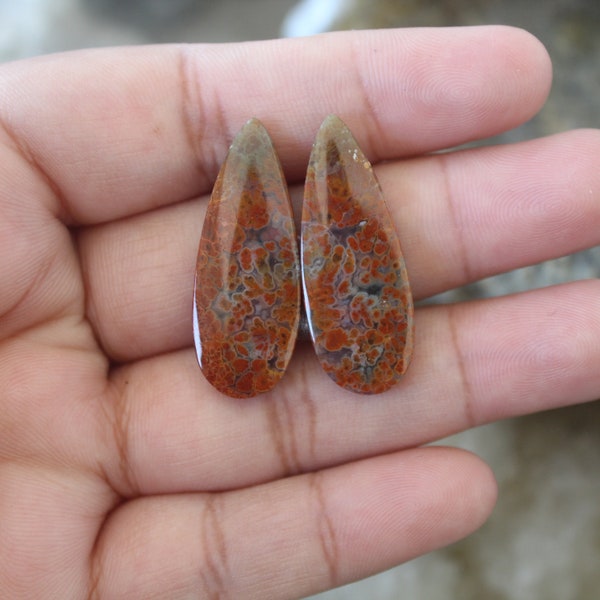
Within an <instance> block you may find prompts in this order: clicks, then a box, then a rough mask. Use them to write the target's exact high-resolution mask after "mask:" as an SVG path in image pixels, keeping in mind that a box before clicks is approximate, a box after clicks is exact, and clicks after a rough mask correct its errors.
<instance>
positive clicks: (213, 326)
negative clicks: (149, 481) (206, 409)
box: [194, 119, 300, 398]
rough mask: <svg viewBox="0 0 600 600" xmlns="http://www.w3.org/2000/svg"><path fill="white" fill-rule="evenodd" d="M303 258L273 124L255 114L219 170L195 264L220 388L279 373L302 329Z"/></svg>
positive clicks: (267, 380) (206, 340)
mask: <svg viewBox="0 0 600 600" xmlns="http://www.w3.org/2000/svg"><path fill="white" fill-rule="evenodd" d="M298 265H299V261H298V250H297V243H296V232H295V228H294V220H293V215H292V209H291V205H290V200H289V196H288V192H287V186H286V183H285V179H284V177H283V172H282V170H281V165H280V164H279V160H278V159H277V156H276V154H275V151H274V148H273V145H272V142H271V140H270V138H269V135H268V133H267V131H266V130H265V128H264V127H263V125H262V124H261V123H260V121H258V120H257V119H252V120H250V121H248V123H247V124H246V125H245V126H244V128H243V129H242V130H241V131H240V133H239V134H238V135H237V137H236V138H235V139H234V141H233V143H232V145H231V148H230V149H229V153H228V155H227V158H226V160H225V162H224V163H223V166H222V168H221V171H220V173H219V175H218V178H217V181H216V183H215V187H214V190H213V194H212V197H211V200H210V203H209V205H208V209H207V212H206V217H205V220H204V227H203V230H202V237H201V240H200V247H199V250H198V260H197V265H196V290H195V298H194V305H195V306H194V310H195V315H194V317H195V318H194V337H195V341H196V352H197V355H198V362H199V363H200V367H201V369H202V372H203V373H204V375H205V376H206V378H207V379H208V381H209V382H210V383H211V384H212V385H213V386H214V387H215V388H217V389H218V390H219V391H221V392H223V393H224V394H227V395H228V396H232V397H235V398H245V397H251V396H255V395H257V394H260V393H263V392H267V391H269V390H270V389H272V388H273V386H274V385H275V384H276V383H277V382H278V381H279V379H281V377H282V375H283V373H284V371H285V368H286V367H287V364H288V362H289V359H290V356H291V354H292V352H293V349H294V343H295V340H296V334H297V329H298V320H299V313H300V290H299V267H298Z"/></svg>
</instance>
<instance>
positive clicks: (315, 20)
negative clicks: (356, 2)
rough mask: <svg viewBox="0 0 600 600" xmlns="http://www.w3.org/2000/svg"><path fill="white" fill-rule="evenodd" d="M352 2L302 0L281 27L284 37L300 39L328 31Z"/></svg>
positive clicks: (345, 0)
mask: <svg viewBox="0 0 600 600" xmlns="http://www.w3.org/2000/svg"><path fill="white" fill-rule="evenodd" d="M351 2H352V0H303V2H299V3H298V4H297V5H296V6H294V8H292V10H290V12H289V13H288V14H287V16H286V18H285V19H284V21H283V24H282V26H281V33H282V35H283V36H284V37H301V36H306V35H314V34H315V33H323V32H324V31H329V30H330V29H331V27H332V25H333V24H334V23H335V22H336V20H337V19H339V18H340V16H341V15H342V14H344V12H345V11H346V10H347V9H348V7H349V5H350V4H351Z"/></svg>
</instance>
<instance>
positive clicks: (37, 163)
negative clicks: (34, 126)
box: [0, 119, 73, 224]
mask: <svg viewBox="0 0 600 600" xmlns="http://www.w3.org/2000/svg"><path fill="white" fill-rule="evenodd" d="M0 129H2V131H4V133H5V134H6V136H7V137H8V139H9V140H10V141H11V143H12V146H13V149H14V150H15V152H17V154H18V155H19V156H20V157H21V159H22V160H23V161H24V162H26V163H27V164H28V165H29V166H30V167H31V169H32V170H33V172H34V173H37V175H38V176H39V178H40V179H41V180H42V181H43V182H44V183H45V184H46V186H47V187H48V189H49V190H50V192H51V193H52V195H53V196H54V199H55V200H56V202H57V205H58V214H57V215H56V216H57V217H58V218H59V219H60V220H61V221H62V222H63V223H66V224H72V223H73V217H72V215H71V210H70V209H69V204H68V202H67V200H66V197H65V195H64V193H63V192H62V190H61V188H60V186H59V185H58V183H57V182H56V181H55V180H54V179H53V178H52V177H50V174H49V173H48V172H47V171H46V169H44V167H43V166H42V161H41V160H40V159H39V157H38V156H37V153H36V152H35V151H34V149H33V148H32V147H31V146H30V145H29V144H27V142H26V141H25V140H24V139H23V138H22V137H20V136H19V135H17V134H16V133H15V132H14V131H13V130H12V128H11V127H9V125H8V123H6V121H5V120H2V119H0Z"/></svg>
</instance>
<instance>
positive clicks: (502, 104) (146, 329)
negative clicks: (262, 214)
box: [0, 28, 600, 599]
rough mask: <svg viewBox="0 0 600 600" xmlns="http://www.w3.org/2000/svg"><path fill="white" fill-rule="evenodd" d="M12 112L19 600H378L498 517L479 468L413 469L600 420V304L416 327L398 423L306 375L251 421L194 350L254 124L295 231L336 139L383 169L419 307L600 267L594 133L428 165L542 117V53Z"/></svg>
mask: <svg viewBox="0 0 600 600" xmlns="http://www.w3.org/2000/svg"><path fill="white" fill-rule="evenodd" d="M0 82H1V84H0V89H1V90H2V95H1V96H0V119H1V127H0V136H1V141H2V146H1V149H0V152H1V160H0V244H1V252H0V274H1V279H0V280H1V281H2V286H1V288H0V315H1V317H0V382H1V389H2V394H1V405H0V457H1V462H0V552H1V560H0V590H1V591H2V596H3V597H6V598H60V599H65V598H82V597H89V598H110V599H113V598H144V599H148V598H170V599H175V598H189V597H202V598H203V597H207V598H213V597H219V598H292V597H299V596H304V595H307V594H311V593H315V592H317V591H319V590H323V589H327V588H329V587H332V586H336V585H341V584H343V583H346V582H349V581H352V580H354V579H357V578H361V577H365V576H367V575H370V574H372V573H375V572H377V571H379V570H382V569H386V568H388V567H391V566H392V565H395V564H397V563H400V562H402V561H406V560H408V559H410V558H412V557H414V556H417V555H419V554H422V553H425V552H428V551H430V550H432V549H434V548H437V547H440V546H442V545H446V544H448V543H451V542H453V541H455V540H457V539H459V538H461V537H463V536H465V535H467V534H468V533H470V532H471V531H473V530H474V529H476V528H477V527H478V526H479V525H480V524H481V523H482V522H483V521H484V520H485V518H486V517H487V516H488V515H489V513H490V511H491V509H492V506H493V504H494V499H495V494H496V490H495V483H494V480H493V477H492V475H491V473H490V471H489V469H488V468H487V467H486V466H485V465H484V464H483V463H482V462H481V461H480V460H479V459H477V458H476V457H474V456H472V455H471V454H469V453H466V452H463V451H460V450H456V449H451V448H441V447H427V448H422V447H419V446H421V445H423V444H426V443H428V442H432V441H434V440H437V439H440V438H442V437H444V436H447V435H449V434H451V433H454V432H457V431H460V430H463V429H466V428H469V427H473V426H475V425H479V424H482V423H487V422H490V421H493V420H495V419H501V418H505V417H509V416H513V415H519V414H524V413H528V412H533V411H538V410H542V409H547V408H551V407H556V406H561V405H566V404H570V403H577V402H584V401H587V400H592V399H594V398H595V397H597V395H598V392H599V391H600V375H599V374H598V370H597V368H596V365H597V363H598V360H599V359H600V310H599V308H600V287H599V285H598V282H597V281H588V282H577V283H570V284H565V285H563V286H558V287H552V288H547V289H543V290H537V291H532V292H529V293H526V294H520V295H511V296H506V297H503V298H497V299H490V300H485V301H478V302H470V303H464V304H456V305H452V306H431V307H427V308H421V309H418V310H417V312H416V315H415V319H416V345H415V351H414V357H413V362H412V365H411V367H410V368H409V371H408V373H407V375H406V376H405V378H404V379H403V380H402V381H401V382H400V384H399V385H397V386H396V387H395V388H393V389H392V390H390V391H389V392H388V393H386V394H383V395H380V396H375V397H363V396H356V395H353V394H349V393H347V392H344V391H343V390H342V389H340V388H337V386H335V384H333V383H332V382H331V381H330V380H329V378H328V377H327V376H326V375H325V374H324V373H323V372H322V371H321V370H320V367H319V365H318V363H317V361H316V358H315V357H314V356H313V354H312V349H311V348H310V347H302V346H300V347H298V348H297V349H296V354H295V357H294V358H293V359H292V362H291V364H290V366H289V368H288V373H287V374H286V376H285V377H284V378H283V380H282V381H281V382H280V383H279V384H278V386H277V387H276V388H275V390H274V391H273V392H272V393H270V394H268V395H264V396H260V397H257V398H253V399H248V400H243V401H240V400H233V399H230V398H227V397H224V396H222V395H220V394H218V393H217V392H215V391H214V390H213V389H212V388H211V387H210V385H209V384H208V383H207V382H206V381H205V380H204V379H203V377H202V375H201V373H200V371H199V369H198V367H197V365H196V359H195V355H194V351H193V349H192V347H191V346H192V328H191V303H192V292H193V276H194V268H195V255H196V250H197V244H198V239H199V236H200V230H201V225H202V219H203V214H204V210H205V207H206V199H207V197H208V194H209V193H210V188H211V185H212V182H213V180H214V178H215V176H216V173H217V171H218V168H219V164H220V162H221V161H222V160H223V158H224V155H225V152H226V149H227V146H228V143H229V142H230V141H231V139H232V136H233V135H234V134H235V132H236V131H237V130H238V129H239V127H240V126H241V125H242V124H243V123H244V122H245V121H246V120H247V119H248V118H249V117H252V116H256V117H258V118H260V119H261V120H262V121H263V122H264V123H265V125H266V126H267V128H268V129H269V131H270V133H271V135H272V137H273V140H274V143H275V146H276V148H277V150H278V152H279V155H280V157H281V159H282V162H283V165H284V169H285V171H286V174H287V177H288V181H289V182H291V183H292V184H293V185H292V196H293V197H295V198H296V200H298V201H299V198H300V195H301V192H300V191H301V187H302V180H303V176H304V171H305V168H306V161H307V158H308V154H309V150H310V144H311V141H312V137H313V136H314V133H315V131H316V129H317V127H318V125H319V123H320V122H321V120H322V118H323V117H324V116H325V115H326V114H328V113H332V112H333V113H337V114H339V115H340V116H342V118H344V119H345V120H346V122H347V123H348V125H349V126H350V127H351V129H352V130H353V133H354V134H355V136H356V138H357V140H358V141H359V143H360V145H361V147H362V148H363V149H364V151H365V153H366V154H367V155H368V156H369V157H370V158H371V159H372V161H373V162H374V163H377V162H380V161H385V162H384V163H382V164H380V165H379V166H377V174H378V176H379V179H380V182H381V184H382V187H383V191H384V194H385V196H386V199H387V202H388V206H389V208H390V210H391V211H392V214H393V218H394V224H395V227H396V229H397V231H398V233H399V236H400V240H401V243H402V246H403V250H404V254H405V258H406V262H407V267H408V272H409V276H410V279H411V284H412V288H413V292H414V295H415V297H416V299H423V298H426V297H428V296H431V295H433V294H436V293H438V292H441V291H444V290H448V289H452V288H454V287H457V286H460V285H462V284H465V283H468V282H470V281H474V280H477V279H480V278H482V277H485V276H488V275H492V274H494V273H498V272H502V271H505V270H509V269H512V268H516V267H519V266H522V265H527V264H531V263H535V262H538V261H541V260H544V259H547V258H551V257H554V256H559V255H562V254H566V253H570V252H573V251H576V250H580V249H582V248H585V247H589V246H592V245H595V244H597V243H599V242H600V173H599V172H598V169H597V165H596V160H597V158H596V157H597V156H598V152H599V150H600V136H599V135H598V132H595V131H587V132H586V131H579V132H569V133H564V134H560V135H556V136H553V137H550V138H547V139H540V140H534V141H530V142H526V143H521V144H516V145H510V146H498V147H487V148H480V149H472V150H467V151H461V152H452V153H445V154H428V155H426V154H427V153H431V152H433V151H436V150H440V149H444V148H448V147H452V146H455V145H458V144H461V143H463V142H467V141H470V140H474V139H478V138H484V137H487V136H490V135H493V134H496V133H499V132H502V131H504V130H507V129H509V128H512V127H515V126H517V125H518V124H519V123H521V122H523V121H524V120H526V119H528V118H529V117H531V116H532V115H533V114H534V113H535V112H536V111H537V110H538V109H539V107H540V106H541V104H542V103H543V101H544V99H545V96H546V94H547V91H548V88H549V84H550V65H549V61H548V58H547V55H546V53H545V51H544V50H543V49H542V48H541V46H540V45H539V43H538V42H536V41H535V40H534V39H533V38H531V37H530V36H529V35H527V34H525V33H523V32H521V31H517V30H512V29H507V28H469V29H450V30H444V29H432V30H412V31H411V30H406V31H380V32H361V33H358V32H355V33H343V34H333V35H326V36H321V37H317V38H312V39H300V40H287V41H274V42H266V43H251V44H240V45H223V46H184V47H181V46H164V47H152V48H131V49H113V50H97V51H88V52H80V53H74V54H67V55H59V56H49V57H42V58H39V59H35V60H31V61H27V62H22V63H13V64H8V65H4V66H3V67H2V68H1V69H0ZM415 156H416V158H410V157H415Z"/></svg>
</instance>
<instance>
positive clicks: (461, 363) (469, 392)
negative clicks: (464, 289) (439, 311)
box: [448, 304, 479, 429]
mask: <svg viewBox="0 0 600 600" xmlns="http://www.w3.org/2000/svg"><path fill="white" fill-rule="evenodd" d="M457 309H458V307H457V306H456V305H454V304H451V305H449V306H448V327H449V329H450V337H451V340H452V348H453V350H454V356H455V357H456V364H457V367H458V375H459V378H460V388H461V390H462V397H463V413H464V416H465V421H466V424H467V428H468V429H470V428H472V427H476V426H477V425H478V424H479V423H478V422H477V419H476V418H475V411H474V398H473V388H472V387H471V383H470V380H469V377H468V375H467V367H466V362H465V357H464V355H463V353H462V351H461V345H460V340H459V333H458V325H457V320H458V314H457Z"/></svg>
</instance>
